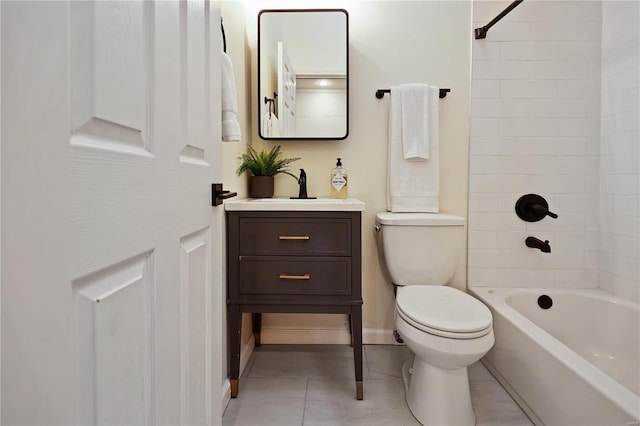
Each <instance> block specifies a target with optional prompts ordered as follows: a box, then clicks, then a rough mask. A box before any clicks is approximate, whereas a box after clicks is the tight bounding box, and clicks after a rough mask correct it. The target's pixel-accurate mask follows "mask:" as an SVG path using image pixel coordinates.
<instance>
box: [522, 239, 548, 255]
mask: <svg viewBox="0 0 640 426" xmlns="http://www.w3.org/2000/svg"><path fill="white" fill-rule="evenodd" d="M524 243H525V244H526V245H527V247H531V248H537V249H539V250H540V251H541V252H543V253H551V246H550V245H549V240H545V241H542V240H539V239H537V238H536V237H527V239H526V240H524Z"/></svg>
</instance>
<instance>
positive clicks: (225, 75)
mask: <svg viewBox="0 0 640 426" xmlns="http://www.w3.org/2000/svg"><path fill="white" fill-rule="evenodd" d="M221 53H222V140H223V141H225V142H231V141H239V140H240V137H241V134H240V124H239V123H238V100H237V98H236V82H235V78H234V77H233V65H232V64H231V58H229V55H227V54H226V53H225V52H221Z"/></svg>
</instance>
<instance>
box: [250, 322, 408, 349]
mask: <svg viewBox="0 0 640 426" xmlns="http://www.w3.org/2000/svg"><path fill="white" fill-rule="evenodd" d="M260 340H261V342H262V343H263V344H265V345H269V344H271V345H291V344H297V345H305V344H321V345H322V344H325V345H348V344H351V335H350V334H349V329H347V328H344V329H343V328H339V329H337V328H292V327H263V328H262V330H261V333H260ZM362 343H363V344H365V345H397V344H398V343H396V341H395V339H394V337H393V330H384V329H378V328H364V329H362ZM252 349H253V348H252Z"/></svg>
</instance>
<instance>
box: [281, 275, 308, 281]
mask: <svg viewBox="0 0 640 426" xmlns="http://www.w3.org/2000/svg"><path fill="white" fill-rule="evenodd" d="M279 278H280V279H281V280H310V279H311V275H310V274H303V275H288V274H280V277H279Z"/></svg>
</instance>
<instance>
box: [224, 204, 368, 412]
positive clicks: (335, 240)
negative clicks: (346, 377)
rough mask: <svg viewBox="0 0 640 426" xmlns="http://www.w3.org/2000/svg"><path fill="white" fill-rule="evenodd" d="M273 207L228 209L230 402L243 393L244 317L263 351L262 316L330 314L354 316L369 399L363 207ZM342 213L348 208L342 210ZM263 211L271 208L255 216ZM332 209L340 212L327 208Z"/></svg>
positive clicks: (358, 367) (359, 391)
mask: <svg viewBox="0 0 640 426" xmlns="http://www.w3.org/2000/svg"><path fill="white" fill-rule="evenodd" d="M341 202H342V203H341ZM273 204H275V206H274V205H272V204H268V206H267V207H263V206H264V205H265V204H259V203H258V204H251V200H247V201H244V202H243V200H238V201H234V202H228V203H226V210H227V255H228V256H227V259H228V260H227V314H228V328H229V362H230V374H229V378H230V381H231V397H232V398H235V397H236V396H237V394H238V385H239V383H238V380H239V373H240V333H241V329H242V313H243V312H250V313H252V314H254V315H253V317H254V324H253V327H254V333H255V334H256V344H257V345H259V344H260V314H262V313H329V314H347V315H349V319H350V330H351V339H352V344H353V354H354V363H355V380H356V398H357V399H362V398H363V383H362V291H361V289H362V284H361V282H362V279H361V269H362V268H361V264H362V262H361V252H362V250H361V210H363V209H364V204H363V203H362V202H360V201H358V200H353V203H352V204H347V203H345V202H344V200H329V201H327V202H326V203H323V202H322V200H320V201H318V202H316V203H308V204H305V202H294V201H291V202H289V203H287V202H283V203H282V205H278V203H277V202H275V203H273ZM334 205H336V206H337V207H334ZM305 207H306V208H305ZM340 207H342V208H343V209H347V210H346V211H345V210H337V208H340ZM260 208H266V209H267V210H256V209H260ZM332 208H336V210H327V209H332ZM234 209H238V210H234ZM287 209H293V211H292V210H287ZM303 209H304V210H303ZM318 209H320V210H318ZM356 209H357V210H356Z"/></svg>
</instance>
